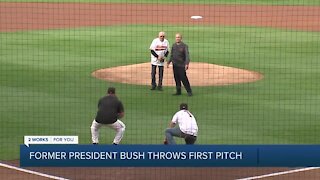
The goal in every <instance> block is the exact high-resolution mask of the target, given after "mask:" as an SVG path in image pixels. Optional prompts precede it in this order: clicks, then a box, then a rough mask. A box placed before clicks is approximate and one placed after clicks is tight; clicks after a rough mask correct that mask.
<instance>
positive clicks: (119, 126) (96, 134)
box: [91, 119, 126, 144]
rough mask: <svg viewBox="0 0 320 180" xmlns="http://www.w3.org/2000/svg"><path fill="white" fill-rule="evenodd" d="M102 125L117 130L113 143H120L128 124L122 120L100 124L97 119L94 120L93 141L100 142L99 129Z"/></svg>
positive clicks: (92, 126)
mask: <svg viewBox="0 0 320 180" xmlns="http://www.w3.org/2000/svg"><path fill="white" fill-rule="evenodd" d="M102 126H108V127H109V128H111V129H114V130H115V131H116V136H115V137H114V140H113V143H114V144H119V143H120V141H121V139H122V137H123V134H124V131H125V129H126V125H125V124H124V123H123V122H122V121H120V120H117V121H116V122H115V123H113V124H100V123H97V122H96V120H95V119H94V120H93V122H92V125H91V136H92V143H99V129H100V128H101V127H102Z"/></svg>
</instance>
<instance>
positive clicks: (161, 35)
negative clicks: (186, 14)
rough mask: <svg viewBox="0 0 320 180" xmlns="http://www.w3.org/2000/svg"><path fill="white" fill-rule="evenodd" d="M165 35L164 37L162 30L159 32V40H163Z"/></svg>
mask: <svg viewBox="0 0 320 180" xmlns="http://www.w3.org/2000/svg"><path fill="white" fill-rule="evenodd" d="M165 37H166V33H165V32H163V31H161V32H159V39H160V41H163V40H164V38H165Z"/></svg>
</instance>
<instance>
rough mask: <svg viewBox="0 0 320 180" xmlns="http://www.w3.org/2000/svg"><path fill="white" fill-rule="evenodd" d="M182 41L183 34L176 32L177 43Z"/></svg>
mask: <svg viewBox="0 0 320 180" xmlns="http://www.w3.org/2000/svg"><path fill="white" fill-rule="evenodd" d="M181 41H182V35H181V34H180V33H177V34H176V43H180V42H181Z"/></svg>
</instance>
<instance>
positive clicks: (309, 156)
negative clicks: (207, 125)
mask: <svg viewBox="0 0 320 180" xmlns="http://www.w3.org/2000/svg"><path fill="white" fill-rule="evenodd" d="M20 165H21V166H22V167H44V166H52V167H87V166H90V167H307V166H320V145H174V146H165V145H118V146H114V145H30V146H29V147H27V146H25V145H21V146H20Z"/></svg>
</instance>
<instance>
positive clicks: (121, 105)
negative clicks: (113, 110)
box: [118, 101, 124, 119]
mask: <svg viewBox="0 0 320 180" xmlns="http://www.w3.org/2000/svg"><path fill="white" fill-rule="evenodd" d="M123 117H124V107H123V104H122V102H121V101H120V103H119V107H118V118H119V119H120V118H123Z"/></svg>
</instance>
